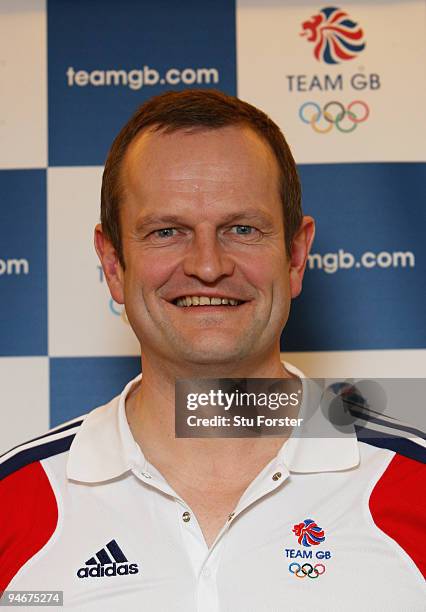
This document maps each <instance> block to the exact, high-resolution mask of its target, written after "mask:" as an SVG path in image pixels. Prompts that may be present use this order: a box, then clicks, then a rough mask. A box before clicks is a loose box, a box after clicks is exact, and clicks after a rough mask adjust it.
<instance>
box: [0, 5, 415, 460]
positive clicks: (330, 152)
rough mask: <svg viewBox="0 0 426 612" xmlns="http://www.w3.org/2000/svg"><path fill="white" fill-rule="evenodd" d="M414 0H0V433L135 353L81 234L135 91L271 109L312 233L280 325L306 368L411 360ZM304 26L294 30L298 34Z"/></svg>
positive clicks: (130, 361) (55, 415)
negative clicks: (211, 94) (214, 91)
mask: <svg viewBox="0 0 426 612" xmlns="http://www.w3.org/2000/svg"><path fill="white" fill-rule="evenodd" d="M425 12H426V9H425V3H424V1H423V0H410V1H403V0H400V1H396V0H395V1H389V2H386V1H384V0H383V1H381V0H376V1H374V0H370V1H368V0H364V1H362V0H359V1H358V2H357V1H354V2H347V1H346V0H339V1H338V6H335V7H329V6H328V5H327V4H324V3H322V2H315V1H314V0H309V1H308V0H297V1H296V0H294V1H286V0H268V1H266V2H265V1H264V0H238V1H237V2H236V4H234V2H233V1H232V0H203V2H194V0H180V2H176V1H175V0H161V1H159V2H155V1H154V0H138V2H135V1H134V0H122V1H120V2H115V1H114V0H91V1H90V2H72V1H71V0H48V2H47V3H46V1H45V0H2V2H1V4H0V91H1V101H0V108H1V110H0V142H1V147H0V193H1V224H0V288H1V300H0V355H1V359H0V361H1V363H0V366H1V367H0V382H1V390H2V397H3V402H2V407H1V428H0V451H2V450H6V449H7V448H8V447H9V446H11V445H13V444H14V443H17V442H19V441H23V440H24V439H26V438H28V437H33V436H36V435H38V434H40V433H42V432H43V431H44V430H45V429H47V428H48V427H49V425H52V426H53V425H56V424H58V423H59V422H61V421H63V420H66V419H69V418H72V417H74V416H76V415H78V414H82V413H85V412H87V411H89V410H90V409H92V408H93V407H94V406H96V405H98V404H100V403H103V402H105V401H106V400H108V399H109V398H111V397H112V396H113V395H115V394H116V393H117V392H118V391H119V390H120V389H121V387H122V386H123V385H124V383H125V382H126V381H127V380H128V379H130V377H132V376H133V375H134V374H136V372H137V371H138V369H139V360H138V357H137V356H138V344H137V342H136V340H135V338H134V336H133V334H132V332H131V330H130V328H129V326H128V324H127V323H126V321H125V316H124V314H123V313H122V310H121V307H120V306H118V305H117V304H115V303H114V302H112V301H111V299H110V297H109V294H108V291H107V287H106V284H105V281H104V279H103V276H102V271H101V269H100V267H99V264H98V261H97V258H96V255H95V252H94V249H93V247H92V233H93V227H94V225H95V223H96V222H97V220H98V219H99V200H100V198H99V192H100V182H101V174H102V166H103V163H104V160H105V157H106V153H107V150H108V147H109V145H110V143H111V141H112V139H113V137H114V136H115V134H116V133H117V131H118V130H119V128H120V126H121V125H122V124H123V123H124V122H125V121H126V120H127V118H128V117H129V116H130V115H131V114H132V112H133V111H134V110H135V109H136V107H137V106H139V105H140V104H141V103H142V102H143V101H144V100H146V99H147V98H149V97H151V96H152V95H154V94H158V93H160V92H163V91H165V90H168V89H175V90H177V89H184V88H185V87H203V88H205V87H215V88H218V89H222V90H223V91H225V92H228V93H230V94H237V95H238V96H240V97H241V98H242V99H244V100H247V101H249V102H251V103H253V104H255V105H257V106H259V107H260V108H262V109H264V110H265V111H266V112H267V113H268V114H270V116H271V117H272V118H273V119H274V120H275V121H276V122H277V123H278V124H279V125H280V126H281V128H282V129H283V131H284V133H285V135H286V137H287V139H288V141H289V143H290V144H291V147H292V149H293V152H294V155H295V158H296V160H297V161H298V164H299V170H300V176H301V179H302V183H303V203H304V210H305V212H306V213H308V214H312V215H313V216H314V217H315V218H316V220H317V238H316V241H315V244H314V248H313V253H312V255H311V257H310V260H309V265H308V270H307V273H306V279H305V284H304V290H303V294H302V296H301V297H299V298H297V300H295V302H294V303H293V308H292V313H291V317H290V321H289V323H288V325H287V327H286V329H285V332H284V334H283V337H282V350H283V352H285V353H286V358H287V359H288V360H289V361H290V362H293V363H294V364H295V365H297V366H298V367H300V368H301V369H302V370H304V371H305V373H306V374H308V375H310V376H318V377H323V376H324V377H344V376H345V377H346V376H350V377H358V376H368V377H375V376H382V377H386V376H390V377H393V376H400V377H411V376H424V375H425V368H424V364H425V356H426V351H425V347H426V330H425V312H426V303H425V297H426V292H425V279H426V271H425V256H424V243H425V237H424V232H425V227H426V214H425V200H424V196H425V190H424V185H425V184H426V165H425V139H424V136H425V133H424V125H425V122H424V114H425V108H426V95H425V90H426V88H425V82H424V70H423V61H424V57H425V41H426V36H425V30H426V26H425ZM301 34H302V35H301Z"/></svg>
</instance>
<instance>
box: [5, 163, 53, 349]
mask: <svg viewBox="0 0 426 612" xmlns="http://www.w3.org/2000/svg"><path fill="white" fill-rule="evenodd" d="M0 193H1V194H2V200H3V201H2V210H1V223H0V287H1V300H0V355H1V356H2V357H4V356H34V355H47V263H46V170H2V171H0Z"/></svg>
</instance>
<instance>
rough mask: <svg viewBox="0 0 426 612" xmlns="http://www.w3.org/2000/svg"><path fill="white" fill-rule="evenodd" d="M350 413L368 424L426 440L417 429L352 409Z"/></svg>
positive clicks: (422, 433)
mask: <svg viewBox="0 0 426 612" xmlns="http://www.w3.org/2000/svg"><path fill="white" fill-rule="evenodd" d="M349 412H350V413H351V414H352V416H355V417H357V418H359V419H361V420H362V421H365V422H366V423H376V424H377V425H383V426H384V427H389V428H390V429H396V431H400V432H401V433H402V432H407V434H412V435H413V436H416V437H418V438H422V439H423V440H424V439H425V438H426V435H425V433H424V432H423V431H420V429H416V428H415V427H410V426H409V425H405V424H399V423H393V422H391V421H387V420H384V419H378V418H376V417H373V416H371V415H369V414H366V413H365V412H358V411H357V410H354V409H353V408H350V409H349ZM407 437H408V436H407Z"/></svg>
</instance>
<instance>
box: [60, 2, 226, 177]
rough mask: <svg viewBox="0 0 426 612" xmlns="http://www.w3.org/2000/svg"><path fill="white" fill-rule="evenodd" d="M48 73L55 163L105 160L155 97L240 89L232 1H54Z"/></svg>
mask: <svg viewBox="0 0 426 612" xmlns="http://www.w3.org/2000/svg"><path fill="white" fill-rule="evenodd" d="M48 70H49V74H48V77H49V78H48V83H49V165H51V166H76V165H77V166H84V165H103V163H104V161H105V158H106V154H107V152H108V149H109V147H110V145H111V143H112V140H113V138H114V137H115V136H116V134H117V133H118V131H119V129H120V128H121V127H122V125H123V124H124V123H125V122H126V121H127V119H128V118H129V117H130V115H131V114H132V113H133V112H134V111H135V110H136V108H137V107H138V106H140V104H142V103H143V102H144V101H145V100H147V99H148V98H150V97H152V96H153V95H157V94H159V93H163V92H164V91H167V90H170V89H173V90H180V89H185V88H188V87H198V88H200V87H202V88H212V87H214V88H216V89H220V90H222V91H226V92H227V93H229V94H235V92H236V41H235V3H234V0H203V2H195V1H194V0H181V1H180V2H173V1H172V0H168V1H165V0H160V1H159V2H152V0H140V1H138V2H134V1H133V2H127V3H125V4H124V5H123V4H122V3H120V2H115V1H114V0H91V1H90V2H71V1H70V0H50V1H49V2H48ZM206 70H207V72H206ZM154 71H156V72H154ZM170 71H172V72H170ZM157 73H158V80H157V76H156V74H157Z"/></svg>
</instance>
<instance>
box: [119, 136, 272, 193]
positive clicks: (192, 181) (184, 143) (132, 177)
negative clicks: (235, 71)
mask: <svg viewBox="0 0 426 612" xmlns="http://www.w3.org/2000/svg"><path fill="white" fill-rule="evenodd" d="M277 173H278V169H277V163H276V160H275V158H274V156H273V154H272V152H271V150H270V148H269V146H268V145H267V144H266V143H265V142H264V141H263V140H262V139H261V138H260V137H259V136H258V135H257V134H256V133H255V132H254V131H253V130H251V129H250V128H248V127H245V126H228V127H224V128H219V129H215V130H207V129H203V130H198V129H197V130H195V131H194V130H191V131H184V130H177V131H174V132H171V133H165V132H164V131H153V130H148V131H145V132H143V133H142V134H140V135H139V136H138V137H137V138H135V140H134V141H133V142H132V143H131V145H130V146H129V149H128V151H127V154H126V156H125V159H124V168H123V178H124V180H125V183H126V185H125V186H126V187H127V188H128V187H130V188H131V187H132V186H133V187H138V186H141V182H143V187H144V188H149V187H155V188H157V189H158V188H161V186H163V187H164V188H165V189H167V188H170V186H172V185H173V188H174V189H177V190H179V191H183V192H194V191H196V190H197V189H200V190H201V189H203V190H206V191H211V190H217V189H218V188H220V185H221V184H223V185H226V184H227V183H229V186H231V185H236V183H238V182H244V183H245V182H246V181H250V182H251V183H256V182H259V181H260V182H263V180H264V181H269V180H270V179H271V176H273V175H274V174H275V176H277Z"/></svg>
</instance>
